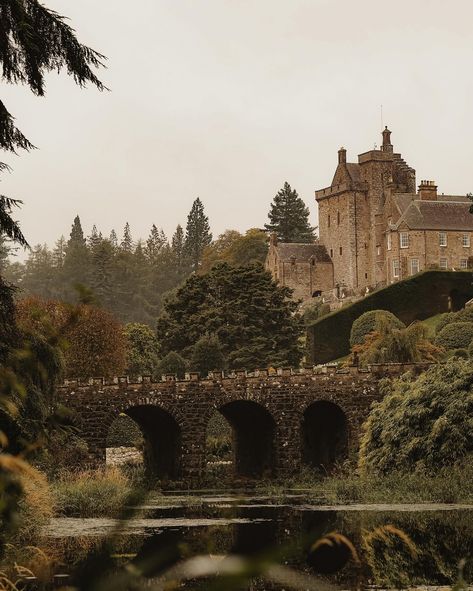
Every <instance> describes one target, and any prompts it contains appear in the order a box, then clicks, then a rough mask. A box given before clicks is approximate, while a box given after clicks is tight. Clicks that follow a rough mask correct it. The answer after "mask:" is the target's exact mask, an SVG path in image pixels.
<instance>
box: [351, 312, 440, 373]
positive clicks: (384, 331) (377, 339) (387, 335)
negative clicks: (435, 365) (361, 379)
mask: <svg viewBox="0 0 473 591" xmlns="http://www.w3.org/2000/svg"><path fill="white" fill-rule="evenodd" d="M390 322H391V321H390V320H389V319H387V318H385V317H384V316H381V315H380V316H378V318H377V320H376V325H375V329H374V331H373V332H370V333H368V334H367V335H366V336H365V337H364V342H363V344H361V345H354V347H353V356H355V355H357V356H358V362H359V363H360V364H361V365H369V364H372V363H416V362H420V361H437V360H438V359H440V358H441V357H442V356H443V354H444V350H443V349H442V348H440V347H437V346H435V345H433V344H432V343H431V342H430V341H429V340H428V338H427V333H428V329H427V327H426V326H425V325H424V324H422V323H421V322H413V323H412V324H410V325H409V326H408V327H404V328H396V327H393V326H392V324H390Z"/></svg>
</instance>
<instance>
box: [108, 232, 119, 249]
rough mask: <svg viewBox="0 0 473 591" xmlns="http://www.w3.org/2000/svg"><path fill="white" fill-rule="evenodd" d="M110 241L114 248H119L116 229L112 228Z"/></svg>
mask: <svg viewBox="0 0 473 591" xmlns="http://www.w3.org/2000/svg"><path fill="white" fill-rule="evenodd" d="M109 241H110V244H111V245H112V246H113V248H118V238H117V233H116V232H115V230H112V231H111V232H110V238H109Z"/></svg>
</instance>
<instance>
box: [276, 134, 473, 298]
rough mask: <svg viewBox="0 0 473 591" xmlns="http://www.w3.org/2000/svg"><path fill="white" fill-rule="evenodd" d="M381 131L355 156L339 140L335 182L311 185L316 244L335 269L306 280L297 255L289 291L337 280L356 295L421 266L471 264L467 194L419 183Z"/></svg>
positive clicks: (472, 226) (321, 288)
mask: <svg viewBox="0 0 473 591" xmlns="http://www.w3.org/2000/svg"><path fill="white" fill-rule="evenodd" d="M382 135H383V141H382V145H381V147H380V149H375V150H370V151H368V152H364V153H362V154H360V155H359V156H358V162H356V163H352V162H347V153H346V150H345V149H344V148H341V149H340V150H339V152H338V165H337V168H336V170H335V174H334V177H333V180H332V183H331V184H330V186H329V187H326V188H324V189H320V190H318V191H316V192H315V197H316V201H317V204H318V208H319V244H318V247H319V248H323V247H324V248H325V252H326V254H327V255H328V258H329V260H330V261H331V262H332V266H333V273H330V274H328V275H324V277H323V279H324V280H323V281H322V282H321V283H320V284H317V283H314V282H313V281H312V282H309V280H308V277H307V275H306V274H304V272H303V267H302V266H301V263H302V261H299V259H298V258H297V256H296V266H297V264H299V265H300V266H299V273H298V274H295V275H294V279H292V278H291V279H290V280H289V281H287V283H286V284H287V285H289V286H290V287H293V284H295V285H296V286H297V287H296V289H295V292H294V297H299V298H301V297H302V299H307V298H308V297H310V296H309V295H308V293H309V292H308V290H307V289H306V286H307V285H308V284H310V289H311V290H312V295H314V293H315V294H318V293H319V292H322V294H324V293H325V292H328V290H330V289H331V290H332V293H333V290H334V288H336V289H337V293H340V292H341V293H342V294H343V295H355V296H356V295H362V294H364V293H366V292H367V291H368V290H371V289H373V288H377V287H382V286H385V285H389V284H390V283H393V282H395V281H398V280H400V279H405V278H406V277H409V276H410V275H415V274H416V273H418V272H420V271H423V270H425V269H432V268H441V269H456V270H460V269H469V268H471V267H472V266H473V248H472V247H473V245H472V242H471V235H472V233H473V215H472V214H470V212H469V209H470V205H471V202H470V200H469V199H468V197H467V196H465V195H444V194H443V193H442V194H439V193H438V191H437V186H436V184H435V183H434V182H433V181H421V183H420V185H419V187H418V190H416V173H415V170H414V169H413V168H412V167H411V166H409V165H408V164H407V163H406V161H405V160H404V159H403V158H402V156H401V154H400V153H397V152H395V151H394V148H393V145H392V143H391V132H390V131H389V129H388V128H387V127H386V128H385V129H384V131H383V134H382ZM275 248H276V249H277V248H279V249H281V248H287V246H285V245H281V244H280V245H278V246H276V247H275ZM271 257H272V258H271ZM276 260H277V257H276V256H275V255H274V248H273V254H271V249H270V254H268V259H267V268H269V269H270V270H271V271H272V273H273V276H274V277H275V278H276V279H278V280H280V279H279V273H278V270H277V265H276V264H275V261H276ZM332 275H333V283H332V285H331V287H330V288H327V278H328V277H330V276H332ZM296 294H297V295H296ZM300 294H305V297H304V296H303V295H302V296H301V295H300Z"/></svg>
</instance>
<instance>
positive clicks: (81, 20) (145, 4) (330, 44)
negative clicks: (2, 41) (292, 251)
mask: <svg viewBox="0 0 473 591" xmlns="http://www.w3.org/2000/svg"><path fill="white" fill-rule="evenodd" d="M44 3H45V4H46V5H47V6H48V7H49V8H53V9H55V10H57V11H58V12H60V13H61V14H64V15H66V16H68V17H70V19H71V23H72V24H73V26H74V28H75V29H76V31H77V33H78V37H79V39H80V40H81V41H82V42H84V43H86V44H89V45H91V46H92V47H94V48H95V49H97V50H98V51H100V52H102V53H104V54H105V55H107V57H108V68H107V70H102V71H101V72H100V77H101V79H102V80H103V81H104V83H105V84H106V85H107V86H109V87H110V88H111V92H104V93H100V92H98V91H97V90H96V89H95V88H93V87H90V88H88V89H87V90H81V89H80V88H78V87H77V86H75V84H74V83H73V81H72V79H70V78H69V77H68V76H67V75H66V73H65V72H64V73H62V74H61V75H60V76H57V75H56V74H52V75H50V76H48V81H47V94H46V97H45V98H37V97H35V96H34V95H33V94H31V92H30V91H29V90H28V89H27V87H19V86H16V87H15V86H6V85H5V84H3V87H2V92H1V98H2V99H3V100H4V102H5V103H6V105H7V108H9V110H10V111H11V112H12V114H13V115H15V117H16V118H17V124H18V126H19V127H20V129H21V130H22V131H23V132H24V133H25V134H26V135H27V137H28V138H29V139H30V140H31V141H32V142H33V143H34V144H35V145H37V146H38V147H39V150H36V151H33V152H31V153H29V154H28V153H22V154H21V155H20V157H14V156H11V155H4V156H3V157H2V160H5V161H6V162H8V163H9V164H11V165H12V166H13V168H14V170H13V173H12V174H9V175H6V176H4V177H3V182H2V185H1V187H0V191H1V193H3V194H6V195H8V196H10V197H16V198H20V199H22V200H23V201H24V206H23V209H22V210H21V212H20V213H19V214H18V216H17V217H18V218H19V219H20V221H21V224H22V228H23V231H24V233H25V234H26V236H27V239H28V240H29V241H30V243H31V244H36V243H43V242H47V243H49V244H53V243H54V241H55V240H56V239H57V238H58V237H59V236H60V235H61V234H65V235H66V237H67V236H68V235H69V231H70V226H71V223H72V219H73V217H74V216H75V215H76V213H78V214H79V215H80V217H81V220H82V223H83V226H84V229H85V231H86V232H87V233H88V232H90V229H91V227H92V224H93V223H96V224H97V226H98V227H99V229H101V230H102V231H103V232H104V233H105V234H108V233H109V232H110V230H111V228H115V229H116V230H117V232H118V233H119V234H121V231H122V228H123V226H124V224H125V222H126V221H128V222H129V223H130V225H131V228H132V233H133V237H134V238H138V237H139V236H142V237H146V236H147V234H148V231H149V228H150V226H151V224H152V223H155V224H156V225H157V226H159V227H163V228H164V230H165V232H166V233H167V234H168V235H170V234H171V233H172V232H173V230H174V228H175V226H176V225H177V223H181V224H182V225H185V222H186V216H187V213H188V211H189V209H190V207H191V204H192V201H193V200H194V199H195V198H196V197H197V196H199V197H200V198H201V199H202V201H203V202H204V205H205V208H206V212H207V214H208V216H209V219H210V224H211V227H212V230H213V233H214V235H215V236H216V235H217V234H219V233H221V232H223V231H224V230H225V229H226V228H235V229H237V230H241V231H244V230H246V229H247V228H249V227H255V226H256V227H261V226H263V224H264V223H265V222H266V221H267V212H268V209H269V204H270V202H271V200H272V198H273V196H274V194H275V193H276V192H277V190H278V189H279V188H280V187H281V186H282V184H283V183H284V181H286V180H287V181H288V182H289V183H290V184H291V185H292V186H293V187H294V188H296V189H297V190H298V192H299V194H300V196H301V197H302V198H303V199H304V200H305V202H306V203H307V205H308V206H309V207H310V210H311V218H312V222H313V223H314V224H315V223H316V219H317V216H316V205H315V200H314V190H315V189H318V188H322V187H325V186H327V185H329V184H330V182H331V179H332V176H333V173H334V170H335V166H336V162H337V150H338V148H339V147H340V146H341V145H343V146H345V147H346V148H347V150H348V159H349V161H356V157H357V155H358V154H359V153H361V152H365V151H367V150H369V149H372V148H373V146H374V144H375V142H377V143H378V144H379V142H380V131H381V116H380V105H381V104H382V105H383V113H384V123H385V124H387V125H388V126H389V128H390V129H391V130H392V132H393V134H392V141H393V144H394V149H395V151H400V152H401V153H402V154H403V156H404V157H405V158H406V160H407V162H408V163H409V164H410V165H411V166H413V167H414V168H415V169H416V170H417V180H418V181H420V180H421V179H424V178H425V179H432V180H436V181H437V183H438V185H439V191H441V192H445V193H458V194H465V193H467V192H469V191H473V178H472V157H473V153H472V141H473V119H472V109H473V67H472V64H473V32H472V31H473V29H472V24H471V23H472V21H473V2H472V1H471V0H452V1H451V2H445V0H409V1H407V0H396V2H395V3H394V4H393V3H389V2H380V0H359V1H358V2H353V0H252V1H250V0H134V1H133V2H130V1H129V0H127V1H125V0H113V1H112V0H99V1H97V0H44Z"/></svg>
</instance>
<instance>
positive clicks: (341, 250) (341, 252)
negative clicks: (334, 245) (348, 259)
mask: <svg viewBox="0 0 473 591" xmlns="http://www.w3.org/2000/svg"><path fill="white" fill-rule="evenodd" d="M342 254H343V248H342V247H341V246H340V256H342Z"/></svg>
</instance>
